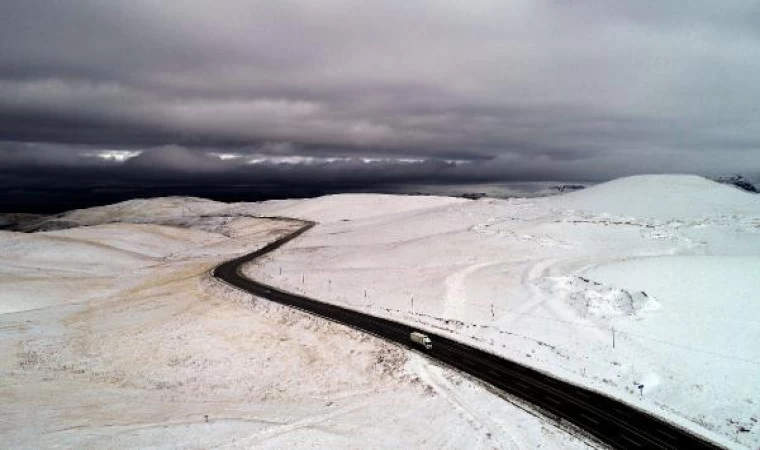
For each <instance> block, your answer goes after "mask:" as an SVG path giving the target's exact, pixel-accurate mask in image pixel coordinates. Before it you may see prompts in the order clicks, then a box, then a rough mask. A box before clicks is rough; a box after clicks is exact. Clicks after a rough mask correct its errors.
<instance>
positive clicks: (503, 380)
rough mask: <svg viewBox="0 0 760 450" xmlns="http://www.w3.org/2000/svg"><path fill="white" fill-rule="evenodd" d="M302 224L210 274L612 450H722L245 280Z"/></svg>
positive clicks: (438, 340)
mask: <svg viewBox="0 0 760 450" xmlns="http://www.w3.org/2000/svg"><path fill="white" fill-rule="evenodd" d="M284 220H287V219H284ZM291 220H292V219H291ZM301 223H305V225H304V226H303V227H302V228H300V229H299V230H298V231H296V232H294V233H292V234H289V235H287V236H285V237H283V238H281V239H278V240H276V241H274V242H272V243H270V244H269V245H267V246H265V247H263V248H261V249H259V250H257V251H255V252H253V253H250V254H248V255H245V256H242V257H240V258H236V259H233V260H231V261H227V262H225V263H223V264H221V265H219V266H218V267H216V269H214V272H213V274H214V276H215V277H217V278H219V279H222V280H224V281H225V282H227V283H229V284H231V285H233V286H236V287H238V288H240V289H242V290H245V291H247V292H250V293H252V294H254V295H256V296H257V297H263V298H266V299H268V300H271V301H274V302H278V303H281V304H283V305H287V306H291V307H294V308H297V309H300V310H303V311H306V312H309V313H312V314H315V315H318V316H321V317H324V318H326V319H329V320H332V321H335V322H339V323H342V324H345V325H347V326H349V327H352V328H356V329H358V330H362V331H366V332H369V333H372V334H374V335H376V336H379V337H381V338H384V339H387V340H389V341H392V342H396V343H400V344H402V345H403V346H405V347H411V348H413V349H414V350H416V351H418V352H421V353H424V354H425V355H427V356H429V357H430V358H432V359H435V360H438V361H441V362H443V363H445V364H447V365H449V366H451V367H453V368H456V369H458V370H461V371H462V372H466V373H468V374H470V375H471V376H473V377H475V378H478V379H480V380H482V381H484V382H486V383H488V384H490V385H492V386H493V387H495V388H497V389H498V390H501V391H503V392H505V393H507V394H510V395H513V396H515V397H518V398H520V399H522V400H524V401H526V402H527V403H529V404H531V405H534V406H535V407H536V408H537V409H538V410H539V411H540V412H541V413H542V414H543V415H545V416H547V417H548V418H550V419H553V420H555V421H566V422H569V423H571V424H573V425H575V426H576V427H578V428H580V429H582V430H584V431H585V432H587V433H588V434H590V435H592V436H594V437H595V438H597V439H598V440H599V441H601V442H603V443H605V444H608V445H610V446H612V447H614V448H630V449H645V448H667V449H703V448H705V449H706V448H710V449H712V448H720V447H718V446H716V445H715V444H712V443H710V442H707V441H705V440H703V439H701V438H700V437H698V436H695V435H693V434H691V433H689V432H687V431H685V430H683V429H681V428H679V427H677V426H674V425H671V424H669V423H667V422H664V421H662V420H660V419H658V418H656V417H653V416H650V415H649V414H646V413H644V412H642V411H639V410H638V409H636V408H633V407H631V406H629V405H627V404H625V403H622V402H620V401H617V400H614V399H611V398H609V397H606V396H604V395H601V394H598V393H596V392H593V391H590V390H587V389H584V388H581V387H578V386H575V385H572V384H569V383H567V382H564V381H562V380H558V379H555V378H552V377H551V376H549V375H546V374H544V373H542V372H539V371H537V370H534V369H531V368H529V367H525V366H522V365H520V364H517V363H514V362H512V361H509V360H507V359H503V358H501V357H498V356H495V355H493V354H490V353H487V352H485V351H483V350H479V349H477V348H473V347H469V346H467V345H465V344H462V343H459V342H456V341H453V340H451V339H447V338H445V337H442V336H439V335H437V334H435V333H429V332H427V331H426V330H422V329H419V328H414V327H411V326H408V325H404V324H401V323H396V322H393V321H391V320H388V319H383V318H379V317H374V316H370V315H367V314H363V313H360V312H357V311H354V310H351V309H347V308H343V307H340V306H336V305H331V304H328V303H323V302H320V301H318V300H314V299H310V298H308V297H304V296H301V295H296V294H292V293H289V292H286V291H283V290H281V289H278V288H275V287H273V286H269V285H266V284H263V283H259V282H257V281H253V280H251V279H248V278H246V277H245V276H244V275H243V274H242V273H241V266H242V265H243V264H245V263H247V262H249V261H252V260H254V259H256V258H258V257H260V256H262V255H265V254H267V253H269V252H271V251H273V250H275V249H277V248H279V247H281V246H282V245H284V244H285V243H287V242H289V241H291V240H292V239H295V238H296V237H298V236H300V235H301V234H303V233H304V232H306V231H307V230H309V229H310V228H311V227H313V226H314V225H315V224H314V223H310V222H303V221H301ZM413 331H421V332H423V333H425V334H426V335H427V336H429V337H430V339H431V341H432V344H433V345H432V348H431V349H425V348H424V347H423V346H421V345H416V344H414V343H413V342H411V340H410V338H409V335H410V333H411V332H413Z"/></svg>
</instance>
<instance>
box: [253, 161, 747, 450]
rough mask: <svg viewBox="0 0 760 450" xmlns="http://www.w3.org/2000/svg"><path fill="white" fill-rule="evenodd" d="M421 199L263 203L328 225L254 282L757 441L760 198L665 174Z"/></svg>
mask: <svg viewBox="0 0 760 450" xmlns="http://www.w3.org/2000/svg"><path fill="white" fill-rule="evenodd" d="M419 201H420V200H419V199H418V198H410V197H391V196H378V195H339V196H331V197H323V198H320V199H314V200H303V201H271V202H264V203H261V204H259V205H258V206H256V207H254V208H253V210H254V211H256V212H258V213H259V214H276V215H285V216H292V217H300V218H304V219H310V220H315V221H317V222H319V223H320V224H319V225H318V226H317V227H315V228H314V229H312V230H310V231H309V232H308V233H307V234H305V235H304V236H303V237H301V238H299V239H298V240H297V241H294V242H293V243H292V244H290V245H289V246H287V247H286V248H283V249H281V250H280V251H278V252H277V253H275V254H272V255H270V256H269V257H267V258H265V259H264V260H260V261H259V262H256V263H252V264H251V265H249V266H248V267H247V268H246V272H247V273H248V274H249V275H250V276H252V277H254V278H256V279H262V280H265V281H268V282H270V283H272V284H274V285H277V286H280V287H283V288H287V289H290V290H293V291H297V292H301V293H305V294H308V295H310V296H313V297H315V298H319V299H323V300H326V301H329V302H334V303H338V304H344V305H348V306H350V307H352V308H356V309H359V310H362V311H365V312H368V313H371V314H375V315H379V316H384V317H391V318H394V319H396V320H402V321H405V322H407V323H411V324H417V325H418V326H420V327H422V328H426V329H430V330H434V331H436V332H440V333H444V334H449V335H452V336H455V337H456V338H458V339H461V340H464V341H467V342H469V343H472V344H474V345H478V346H480V347H482V348H484V349H487V350H489V351H493V352H495V353H498V354H501V355H504V356H506V357H509V358H511V359H513V360H516V361H519V362H521V363H523V364H526V365H530V366H533V367H536V368H538V369H540V370H545V371H548V372H551V373H554V374H556V375H558V376H560V377H563V378H565V379H567V380H570V381H572V382H575V383H578V384H581V385H585V386H589V387H591V388H592V389H596V390H599V391H603V392H606V393H608V394H610V395H613V396H616V397H619V398H621V399H623V400H624V401H626V402H629V403H631V404H633V405H636V406H638V407H640V408H642V409H646V410H651V411H653V412H655V413H657V414H660V415H662V416H663V417H667V418H669V419H670V420H673V421H676V422H678V423H680V424H682V425H683V426H686V427H689V428H692V429H694V430H696V431H697V432H700V433H703V434H705V435H706V436H711V437H713V438H715V439H718V440H720V441H722V442H723V443H724V444H728V445H736V446H739V447H741V446H751V447H757V446H759V445H760V424H758V420H760V376H759V375H758V374H760V320H758V319H759V318H760V196H757V195H753V194H749V193H746V192H742V191H740V190H738V189H735V188H733V187H729V186H725V185H721V184H718V183H715V182H712V181H709V180H706V179H704V178H700V177H696V176H686V175H684V176H680V175H672V176H638V177H630V178H624V179H620V180H615V181H612V182H609V183H604V184H601V185H597V186H594V187H592V188H589V189H586V190H583V191H578V192H573V193H570V194H566V195H561V196H557V197H550V198H531V199H508V200H495V199H482V200H478V201H464V200H457V199H443V198H430V199H428V202H429V205H428V206H429V207H427V208H407V207H406V206H405V205H408V204H409V202H419Z"/></svg>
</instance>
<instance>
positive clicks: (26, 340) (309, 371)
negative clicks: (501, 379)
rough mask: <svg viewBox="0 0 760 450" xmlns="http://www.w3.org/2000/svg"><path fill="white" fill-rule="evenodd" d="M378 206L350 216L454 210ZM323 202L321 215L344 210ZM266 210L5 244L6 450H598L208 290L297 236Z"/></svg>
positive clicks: (183, 207) (479, 394)
mask: <svg viewBox="0 0 760 450" xmlns="http://www.w3.org/2000/svg"><path fill="white" fill-rule="evenodd" d="M359 200H361V201H364V199H363V198H361V199H359ZM367 200H368V203H366V204H365V207H364V208H363V209H360V208H357V209H356V210H354V211H353V212H348V213H346V214H347V215H348V216H347V217H358V216H367V215H372V214H375V215H377V214H383V213H388V212H389V210H393V211H396V212H398V211H409V210H413V209H420V208H423V209H424V208H428V207H430V206H433V205H432V204H431V202H432V203H436V202H437V204H438V205H440V204H447V203H457V201H449V200H447V199H427V200H422V202H421V203H416V204H409V203H408V200H409V199H407V198H402V200H403V201H401V202H399V201H398V199H395V198H379V199H372V198H371V197H367ZM316 202H317V205H319V204H320V203H321V204H322V206H318V207H314V205H312V208H311V209H310V210H309V212H310V213H311V214H320V216H319V217H320V218H321V219H325V218H326V217H327V216H328V215H330V214H335V213H334V212H333V210H332V206H340V201H338V202H335V199H333V200H331V199H321V200H317V201H316ZM330 202H333V203H330ZM294 203H296V204H298V203H299V202H294ZM383 205H385V208H387V209H385V210H384V209H381V208H383ZM260 209H261V205H251V204H234V205H226V204H222V203H216V202H210V201H206V200H199V199H183V198H166V199H153V200H134V201H130V202H125V203H121V204H116V205H111V206H106V207H101V208H92V209H89V210H80V211H73V212H70V213H67V214H63V215H61V216H60V217H58V218H56V219H55V221H54V222H56V223H55V224H51V223H48V225H49V226H50V228H53V229H57V231H50V232H42V233H35V234H22V233H11V232H0V404H2V413H1V414H0V416H1V417H2V420H0V448H199V449H200V448H436V449H437V448H493V447H499V448H508V447H528V448H535V447H538V446H542V447H549V448H552V447H553V448H567V447H572V448H584V447H585V444H583V443H582V442H581V441H579V440H578V439H577V438H574V437H572V436H571V435H569V434H567V433H566V432H564V431H561V430H559V429H557V428H555V427H554V426H553V425H551V424H544V423H543V422H542V421H541V420H540V419H539V418H537V417H534V416H532V415H530V414H528V413H527V412H525V411H523V410H522V409H520V408H518V407H517V406H514V405H512V404H510V403H507V402H504V401H503V400H502V399H501V398H499V397H497V396H495V395H493V394H492V393H490V392H488V391H486V390H485V389H483V388H482V387H480V386H478V385H475V384H473V383H472V382H470V381H468V380H467V379H464V378H462V377H461V376H458V375H457V374H455V373H452V372H450V371H448V370H444V369H441V368H439V367H436V366H434V365H431V364H430V363H429V362H428V361H426V360H424V359H422V358H420V357H416V356H414V355H411V354H407V353H406V352H404V351H403V350H401V349H399V348H396V347H393V346H391V345H389V344H387V343H384V342H382V341H379V340H378V339H375V338H372V337H369V336H367V335H364V334H361V333H358V332H353V331H351V330H348V329H346V328H345V327H342V326H339V325H335V324H331V323H328V322H326V321H324V320H322V319H316V318H312V317H310V316H307V315H305V314H303V313H300V312H297V311H293V310H290V309H287V308H283V307H280V306H277V305H273V304H271V303H270V302H267V301H252V299H251V298H250V297H249V296H248V295H244V294H240V293H237V291H234V290H233V289H232V288H229V287H225V285H222V284H220V283H218V282H215V281H213V280H211V279H210V276H209V271H210V269H211V268H212V267H213V266H214V265H216V264H217V263H218V262H220V261H222V260H225V259H229V258H232V257H234V256H236V255H239V254H241V253H246V252H249V251H252V250H253V249H255V248H258V247H260V246H262V245H264V244H265V243H267V242H269V241H270V240H272V239H274V238H276V237H277V236H280V235H282V234H283V233H285V232H288V231H289V230H291V229H292V228H293V226H294V225H293V224H284V223H282V222H272V221H268V220H260V219H255V218H251V217H249V216H250V215H252V214H254V213H255V212H257V211H258V210H260ZM339 217H343V216H342V215H336V216H335V220H339ZM58 228H65V229H58Z"/></svg>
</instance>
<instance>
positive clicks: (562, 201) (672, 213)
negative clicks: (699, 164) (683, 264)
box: [552, 175, 760, 221]
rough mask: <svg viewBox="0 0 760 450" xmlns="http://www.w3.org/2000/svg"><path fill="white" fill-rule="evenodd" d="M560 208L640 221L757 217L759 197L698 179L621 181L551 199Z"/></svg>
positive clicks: (663, 177)
mask: <svg viewBox="0 0 760 450" xmlns="http://www.w3.org/2000/svg"><path fill="white" fill-rule="evenodd" d="M552 200H553V201H554V202H555V203H556V205H557V206H558V207H561V208H567V209H570V208H572V209H577V210H579V211H587V212H592V213H597V214H608V215H614V216H622V217H636V218H639V219H642V218H647V219H656V220H662V221H669V220H695V219H698V218H701V217H705V216H709V217H719V216H731V215H735V214H738V215H746V214H750V215H751V214H756V213H757V209H758V204H759V203H760V197H758V196H757V195H752V194H751V193H748V192H745V191H741V190H739V189H735V188H733V187H731V186H727V185H725V184H720V183H716V182H714V181H710V180H708V179H706V178H702V177H698V176H696V175H640V176H634V177H628V178H620V179H617V180H613V181H610V182H607V183H604V184H601V185H598V186H594V187H592V188H589V189H585V190H582V191H577V192H573V193H570V194H566V195H563V196H559V197H555V198H554V199H552Z"/></svg>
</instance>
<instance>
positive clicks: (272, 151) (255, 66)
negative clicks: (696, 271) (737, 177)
mask: <svg viewBox="0 0 760 450" xmlns="http://www.w3.org/2000/svg"><path fill="white" fill-rule="evenodd" d="M648 172H696V173H701V174H708V175H711V174H730V173H733V172H741V173H760V2H758V1H757V0H747V1H745V0H730V1H726V2H718V1H714V0H691V1H667V0H666V1H663V0H652V1H650V0H631V1H609V0H586V1H583V0H581V1H568V0H554V1H550V0H524V1H522V0H497V1H480V0H469V1H461V0H457V1H446V0H430V1H408V0H404V1H400V0H399V1H394V0H383V1H351V2H349V1H340V0H321V1H301V2H292V1H283V0H278V1H253V0H249V1H242V0H224V1H211V0H209V1H191V0H172V1H165V0H128V1H126V0H125V1H122V0H108V1H104V0H68V1H50V0H0V173H5V174H6V176H9V175H8V174H12V175H13V176H14V177H17V178H15V179H18V177H19V176H24V177H29V176H36V175H52V176H60V177H72V176H76V177H79V178H81V179H89V178H93V179H94V178H96V177H108V178H109V179H112V178H125V179H133V178H136V179H140V180H151V179H156V180H158V179H184V180H198V182H201V181H202V180H215V181H219V180H231V181H235V182H238V181H243V182H245V181H251V182H258V181H261V180H264V181H267V182H283V183H289V182H299V183H325V182H333V181H336V180H337V181H349V182H351V181H360V182H361V181H362V180H363V181H366V182H367V183H372V182H406V181H410V182H411V181H414V182H418V181H425V180H433V181H489V180H494V181H495V180H525V179H537V180H538V179H551V180H600V179H608V178H612V177H616V176H621V175H627V174H633V173H648Z"/></svg>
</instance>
